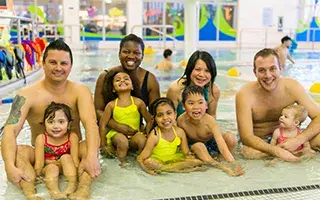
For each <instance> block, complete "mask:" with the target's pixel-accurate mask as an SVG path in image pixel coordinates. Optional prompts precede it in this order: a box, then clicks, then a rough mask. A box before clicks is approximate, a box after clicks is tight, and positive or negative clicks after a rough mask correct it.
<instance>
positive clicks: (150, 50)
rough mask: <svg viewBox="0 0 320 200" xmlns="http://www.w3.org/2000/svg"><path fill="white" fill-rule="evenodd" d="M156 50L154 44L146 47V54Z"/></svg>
mask: <svg viewBox="0 0 320 200" xmlns="http://www.w3.org/2000/svg"><path fill="white" fill-rule="evenodd" d="M154 53H155V50H153V48H152V46H148V47H146V48H145V49H144V54H154Z"/></svg>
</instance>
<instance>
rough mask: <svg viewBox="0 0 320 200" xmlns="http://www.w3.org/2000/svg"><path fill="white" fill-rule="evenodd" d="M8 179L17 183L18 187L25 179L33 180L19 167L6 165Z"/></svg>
mask: <svg viewBox="0 0 320 200" xmlns="http://www.w3.org/2000/svg"><path fill="white" fill-rule="evenodd" d="M6 173H7V179H8V180H9V181H10V182H11V183H13V184H15V185H16V186H17V187H18V188H20V181H21V180H22V179H23V180H25V181H27V182H29V181H31V180H30V178H29V177H28V176H27V175H25V174H24V173H23V172H22V171H21V170H20V169H18V168H17V167H15V166H13V167H6Z"/></svg>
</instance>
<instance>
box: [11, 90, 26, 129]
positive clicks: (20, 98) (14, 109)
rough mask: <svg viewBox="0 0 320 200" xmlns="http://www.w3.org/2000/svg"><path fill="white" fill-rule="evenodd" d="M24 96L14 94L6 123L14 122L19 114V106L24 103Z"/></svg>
mask: <svg viewBox="0 0 320 200" xmlns="http://www.w3.org/2000/svg"><path fill="white" fill-rule="evenodd" d="M25 101H26V98H25V97H23V96H20V95H16V97H15V98H14V100H13V103H12V105H11V111H10V114H9V117H8V119H7V122H6V125H8V124H16V123H18V121H19V118H20V116H21V107H22V106H23V105H24V103H25Z"/></svg>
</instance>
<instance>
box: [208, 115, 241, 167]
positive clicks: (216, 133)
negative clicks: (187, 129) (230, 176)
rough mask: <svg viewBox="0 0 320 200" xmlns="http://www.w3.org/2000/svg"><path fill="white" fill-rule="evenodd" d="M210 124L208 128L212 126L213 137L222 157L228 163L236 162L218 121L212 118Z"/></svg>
mask: <svg viewBox="0 0 320 200" xmlns="http://www.w3.org/2000/svg"><path fill="white" fill-rule="evenodd" d="M210 119H211V120H210V122H209V123H208V124H207V125H208V126H210V129H211V132H212V133H213V137H214V139H215V140H216V143H217V145H218V149H219V151H220V153H221V155H222V156H223V158H224V159H225V160H226V161H228V162H234V161H235V160H234V158H233V156H232V154H231V153H230V151H229V149H228V146H227V144H226V142H225V141H224V139H223V137H222V134H221V132H220V128H219V126H218V124H217V122H216V120H215V119H214V118H213V117H212V116H210Z"/></svg>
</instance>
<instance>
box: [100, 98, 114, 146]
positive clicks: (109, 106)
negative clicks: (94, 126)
mask: <svg viewBox="0 0 320 200" xmlns="http://www.w3.org/2000/svg"><path fill="white" fill-rule="evenodd" d="M113 105H114V104H113V101H112V102H110V103H108V104H107V106H106V108H105V109H104V112H103V114H102V116H101V118H100V122H99V133H100V147H101V148H102V147H104V146H105V145H106V134H107V133H106V132H107V129H106V127H107V124H108V122H109V120H110V118H111V116H112V111H113V107H114V106H113Z"/></svg>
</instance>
